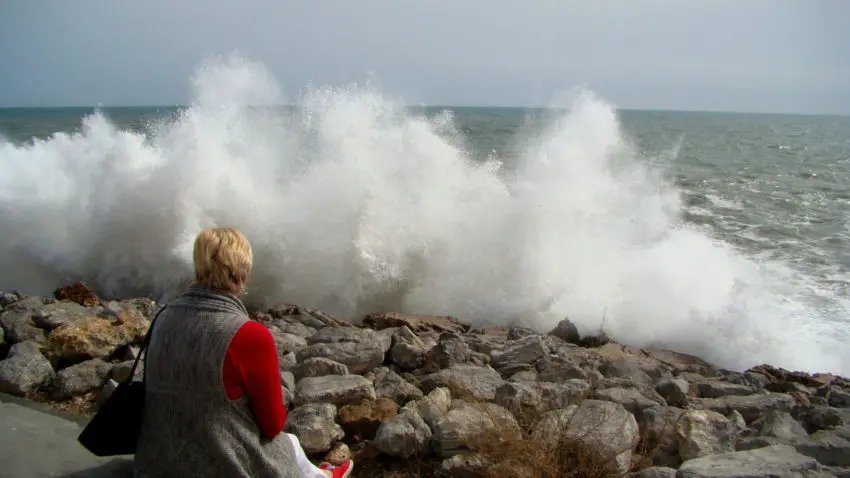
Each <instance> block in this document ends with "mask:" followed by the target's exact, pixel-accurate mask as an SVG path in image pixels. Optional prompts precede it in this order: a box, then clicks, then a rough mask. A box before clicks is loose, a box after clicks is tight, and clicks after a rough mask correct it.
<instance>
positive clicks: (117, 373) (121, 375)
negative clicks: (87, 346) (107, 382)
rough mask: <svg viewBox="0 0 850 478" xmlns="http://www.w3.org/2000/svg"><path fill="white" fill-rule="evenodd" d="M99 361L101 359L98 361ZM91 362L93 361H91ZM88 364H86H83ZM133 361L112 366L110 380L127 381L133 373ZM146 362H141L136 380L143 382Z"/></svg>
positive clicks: (137, 368)
mask: <svg viewBox="0 0 850 478" xmlns="http://www.w3.org/2000/svg"><path fill="white" fill-rule="evenodd" d="M97 360H99V359H97ZM89 362H91V360H89ZM83 363H86V362H83ZM133 363H134V361H133V360H127V361H124V362H121V363H117V364H115V365H112V366H111V369H110V372H109V378H111V379H112V380H115V381H116V382H118V383H121V382H124V381H126V380H127V379H128V378H129V377H130V372H132V371H133ZM144 363H145V362H144V360H140V361H139V366H138V367H136V376H135V377H133V379H134V380H141V379H142V375H143V372H144V368H145V367H144Z"/></svg>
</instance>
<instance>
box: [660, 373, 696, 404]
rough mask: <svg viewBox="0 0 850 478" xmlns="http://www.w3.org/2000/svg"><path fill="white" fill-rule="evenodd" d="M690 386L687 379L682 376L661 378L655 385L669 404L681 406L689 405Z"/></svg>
mask: <svg viewBox="0 0 850 478" xmlns="http://www.w3.org/2000/svg"><path fill="white" fill-rule="evenodd" d="M690 388H691V387H690V385H689V384H688V382H687V380H682V379H681V378H669V379H665V380H661V381H660V382H658V383H657V384H656V385H655V391H656V392H658V394H659V395H661V396H662V397H663V398H664V400H666V401H667V404H668V405H671V406H674V407H680V408H682V407H686V406H688V392H690Z"/></svg>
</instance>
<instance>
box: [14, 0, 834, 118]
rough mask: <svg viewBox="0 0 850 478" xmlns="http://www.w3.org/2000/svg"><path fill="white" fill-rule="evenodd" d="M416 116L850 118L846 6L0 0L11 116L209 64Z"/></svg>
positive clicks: (139, 101)
mask: <svg viewBox="0 0 850 478" xmlns="http://www.w3.org/2000/svg"><path fill="white" fill-rule="evenodd" d="M234 51H238V52H241V53H242V54H244V55H245V56H247V57H250V58H252V59H255V60H257V61H262V62H263V63H265V64H266V65H267V66H268V67H269V68H270V69H271V71H273V72H274V74H275V75H276V76H277V77H278V78H279V80H280V82H281V84H282V85H283V87H284V89H285V90H287V91H289V92H296V91H297V90H298V89H299V88H300V87H303V86H304V85H305V84H306V83H307V82H311V83H313V84H335V85H338V84H341V83H344V82H350V81H363V80H364V79H367V78H369V77H373V78H375V79H376V81H378V82H379V83H380V85H381V88H382V89H383V90H384V91H386V92H388V93H390V94H392V95H395V96H399V95H400V96H401V97H403V98H404V99H405V100H406V101H407V102H408V103H411V104H431V105H502V106H508V105H541V104H544V105H545V104H546V103H547V102H548V101H549V100H550V98H551V97H552V96H553V94H555V93H556V92H557V91H559V90H564V89H568V88H571V87H575V86H580V85H586V86H587V87H589V88H590V89H592V90H594V91H596V92H598V93H599V94H601V95H602V96H603V97H605V98H607V99H609V100H610V101H612V102H614V103H615V104H616V105H617V106H618V107H621V108H650V109H695V110H731V111H775V112H829V113H850V1H846V0H821V1H819V0H801V1H792V0H746V1H743V0H621V1H616V2H615V1H606V0H592V1H588V0H512V1H508V0H302V1H294V0H289V1H288V0H277V1H275V0H267V1H259V0H228V1H225V0H137V1H131V0H54V1H47V0H0V106H55V105H83V106H90V105H94V104H97V103H102V104H105V105H168V104H177V103H179V104H184V103H186V101H187V99H188V90H189V79H190V76H191V75H192V72H193V71H194V69H195V68H196V67H197V65H198V63H199V62H200V61H201V60H202V59H204V57H205V56H207V55H210V54H227V53H231V52H234Z"/></svg>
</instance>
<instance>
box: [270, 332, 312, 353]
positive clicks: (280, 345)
mask: <svg viewBox="0 0 850 478" xmlns="http://www.w3.org/2000/svg"><path fill="white" fill-rule="evenodd" d="M272 337H274V345H275V347H277V353H278V355H282V354H287V353H289V352H293V353H298V351H299V350H301V349H304V348H307V340H306V339H305V338H304V337H299V336H297V335H295V334H288V333H286V332H279V331H276V330H272Z"/></svg>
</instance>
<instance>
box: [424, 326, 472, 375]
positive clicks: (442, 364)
mask: <svg viewBox="0 0 850 478" xmlns="http://www.w3.org/2000/svg"><path fill="white" fill-rule="evenodd" d="M469 359H470V350H469V347H467V345H466V342H464V341H463V339H461V338H460V337H459V336H457V335H456V334H454V333H451V332H446V333H443V334H441V335H440V340H439V342H437V345H435V346H434V347H432V348H431V349H430V350H429V351H428V353H427V357H426V360H427V361H430V362H431V363H433V364H434V365H436V366H437V367H438V368H440V369H444V368H449V367H451V366H452V365H455V364H459V363H465V362H468V361H469Z"/></svg>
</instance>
